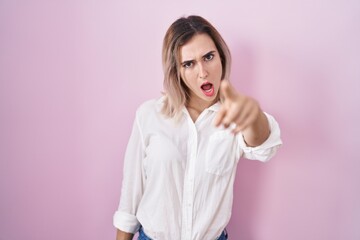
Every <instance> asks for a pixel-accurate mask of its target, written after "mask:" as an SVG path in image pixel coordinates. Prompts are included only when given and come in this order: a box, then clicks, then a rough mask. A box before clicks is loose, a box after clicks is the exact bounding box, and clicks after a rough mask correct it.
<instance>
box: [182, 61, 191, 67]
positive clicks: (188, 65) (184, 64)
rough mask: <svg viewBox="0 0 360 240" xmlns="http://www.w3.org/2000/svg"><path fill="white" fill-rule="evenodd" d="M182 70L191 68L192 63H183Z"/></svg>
mask: <svg viewBox="0 0 360 240" xmlns="http://www.w3.org/2000/svg"><path fill="white" fill-rule="evenodd" d="M182 66H183V67H184V68H191V67H192V66H193V62H185V63H183V65H182Z"/></svg>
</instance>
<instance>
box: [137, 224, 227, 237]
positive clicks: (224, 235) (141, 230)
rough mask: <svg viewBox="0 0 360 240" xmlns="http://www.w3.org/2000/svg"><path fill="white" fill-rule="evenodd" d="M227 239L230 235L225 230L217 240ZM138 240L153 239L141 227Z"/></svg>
mask: <svg viewBox="0 0 360 240" xmlns="http://www.w3.org/2000/svg"><path fill="white" fill-rule="evenodd" d="M227 239H228V234H227V231H226V229H225V230H224V231H223V232H222V233H221V235H220V236H219V237H218V238H217V239H216V240H227ZM138 240H151V238H149V237H148V236H146V234H145V233H144V230H143V228H142V227H140V229H139V237H138Z"/></svg>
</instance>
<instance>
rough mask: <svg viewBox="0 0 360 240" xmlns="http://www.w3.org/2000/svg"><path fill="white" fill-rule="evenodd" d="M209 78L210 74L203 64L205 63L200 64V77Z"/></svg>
mask: <svg viewBox="0 0 360 240" xmlns="http://www.w3.org/2000/svg"><path fill="white" fill-rule="evenodd" d="M207 76H208V72H207V70H206V68H205V66H204V64H203V63H199V77H200V78H201V79H206V78H207Z"/></svg>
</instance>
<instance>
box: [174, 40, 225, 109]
mask: <svg viewBox="0 0 360 240" xmlns="http://www.w3.org/2000/svg"><path fill="white" fill-rule="evenodd" d="M180 64H181V66H180V76H181V78H182V79H183V81H184V82H185V84H186V86H187V87H188V88H189V90H190V101H189V104H191V103H192V102H193V103H197V104H202V105H205V106H207V107H208V106H210V105H211V104H212V103H213V102H214V101H215V100H216V99H217V94H218V91H219V86H220V81H221V75H222V65H221V59H220V55H219V52H218V50H217V48H216V46H215V43H214V41H213V40H212V39H211V37H209V35H207V34H204V33H203V34H197V35H195V36H194V37H192V38H191V39H190V41H189V42H187V43H186V44H185V45H183V46H182V47H181V48H180Z"/></svg>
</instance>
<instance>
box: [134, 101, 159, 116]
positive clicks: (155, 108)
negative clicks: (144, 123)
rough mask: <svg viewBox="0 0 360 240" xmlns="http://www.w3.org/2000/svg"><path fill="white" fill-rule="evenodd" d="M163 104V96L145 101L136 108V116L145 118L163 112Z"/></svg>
mask: <svg viewBox="0 0 360 240" xmlns="http://www.w3.org/2000/svg"><path fill="white" fill-rule="evenodd" d="M162 105H163V97H160V98H156V99H151V100H147V101H145V102H143V103H142V104H141V105H140V106H139V107H138V108H137V110H136V118H138V120H143V119H144V118H149V117H150V116H154V115H159V114H161V108H162Z"/></svg>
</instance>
